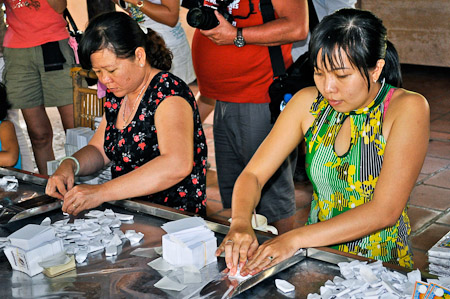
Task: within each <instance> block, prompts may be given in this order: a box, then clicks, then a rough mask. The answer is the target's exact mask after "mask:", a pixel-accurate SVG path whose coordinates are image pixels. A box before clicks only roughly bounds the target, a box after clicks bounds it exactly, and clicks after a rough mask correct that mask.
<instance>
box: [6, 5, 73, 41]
mask: <svg viewBox="0 0 450 299" xmlns="http://www.w3.org/2000/svg"><path fill="white" fill-rule="evenodd" d="M5 5H6V22H7V23H8V29H7V30H6V33H5V39H4V40H3V46H4V47H8V48H31V47H35V46H39V45H42V44H45V43H48V42H54V41H58V40H62V39H65V38H68V37H69V33H68V32H67V29H66V21H65V20H64V18H63V16H62V15H61V14H58V13H57V12H56V11H55V10H54V9H53V8H52V7H51V6H50V4H48V2H47V0H34V1H30V0H28V1H23V0H5Z"/></svg>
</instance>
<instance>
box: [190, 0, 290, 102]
mask: <svg viewBox="0 0 450 299" xmlns="http://www.w3.org/2000/svg"><path fill="white" fill-rule="evenodd" d="M259 2H260V1H259V0H252V3H253V4H254V8H255V12H256V13H255V14H251V15H250V17H249V18H248V19H243V20H242V19H235V22H236V24H233V25H235V26H237V27H243V28H245V27H250V26H255V25H260V24H262V23H263V20H262V16H261V12H260V11H259ZM210 3H211V0H206V1H205V4H210ZM230 7H232V14H233V15H234V16H236V15H239V16H246V15H247V14H248V13H249V11H250V9H249V1H248V0H243V1H234V2H233V4H232V5H230ZM244 37H245V29H244ZM281 48H282V51H283V58H284V62H285V65H286V68H287V67H288V66H290V65H291V64H292V56H291V48H292V44H287V45H283V46H281ZM192 58H193V62H194V69H195V73H196V75H197V82H198V87H199V89H200V92H201V94H203V95H204V96H207V97H209V98H213V99H217V100H220V101H224V102H235V103H268V102H270V98H269V94H268V89H269V85H270V84H271V83H272V81H273V70H272V65H271V63H270V56H269V50H268V47H266V46H256V45H245V46H244V47H242V48H238V47H236V46H235V45H226V46H218V45H216V44H215V43H213V42H212V41H211V40H210V39H209V38H207V37H205V36H204V35H203V34H201V33H200V31H199V30H196V31H195V33H194V38H193V41H192Z"/></svg>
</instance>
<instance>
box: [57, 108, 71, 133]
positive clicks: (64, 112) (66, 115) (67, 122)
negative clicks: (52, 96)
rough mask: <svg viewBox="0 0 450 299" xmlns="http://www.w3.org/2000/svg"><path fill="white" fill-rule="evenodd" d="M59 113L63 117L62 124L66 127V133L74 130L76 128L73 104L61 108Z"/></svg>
mask: <svg viewBox="0 0 450 299" xmlns="http://www.w3.org/2000/svg"><path fill="white" fill-rule="evenodd" d="M58 111H59V115H60V117H61V122H62V125H63V127H64V131H67V129H72V128H73V127H74V120H73V104H69V105H65V106H59V107H58Z"/></svg>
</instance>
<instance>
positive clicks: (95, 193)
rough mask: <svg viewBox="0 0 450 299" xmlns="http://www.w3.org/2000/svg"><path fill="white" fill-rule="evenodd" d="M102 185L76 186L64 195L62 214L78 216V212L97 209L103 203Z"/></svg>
mask: <svg viewBox="0 0 450 299" xmlns="http://www.w3.org/2000/svg"><path fill="white" fill-rule="evenodd" d="M101 186H102V185H78V186H75V187H73V188H72V189H71V190H70V191H68V192H67V193H66V194H65V195H64V203H63V206H62V210H63V212H66V213H69V214H72V215H74V216H76V215H78V214H79V213H80V212H82V211H84V210H88V209H92V208H95V207H98V206H99V205H101V204H102V203H103V200H102V196H101V195H100V189H101Z"/></svg>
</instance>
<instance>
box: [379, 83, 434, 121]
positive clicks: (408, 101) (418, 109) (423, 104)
mask: <svg viewBox="0 0 450 299" xmlns="http://www.w3.org/2000/svg"><path fill="white" fill-rule="evenodd" d="M429 113H430V107H429V105H428V101H427V99H426V98H425V97H424V96H423V95H421V94H419V93H417V92H413V91H409V90H406V89H403V88H399V89H397V90H396V91H395V92H394V94H393V95H392V99H391V103H390V105H389V108H388V111H387V112H386V118H390V117H399V116H401V115H408V116H409V117H413V116H414V117H428V116H429Z"/></svg>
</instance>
